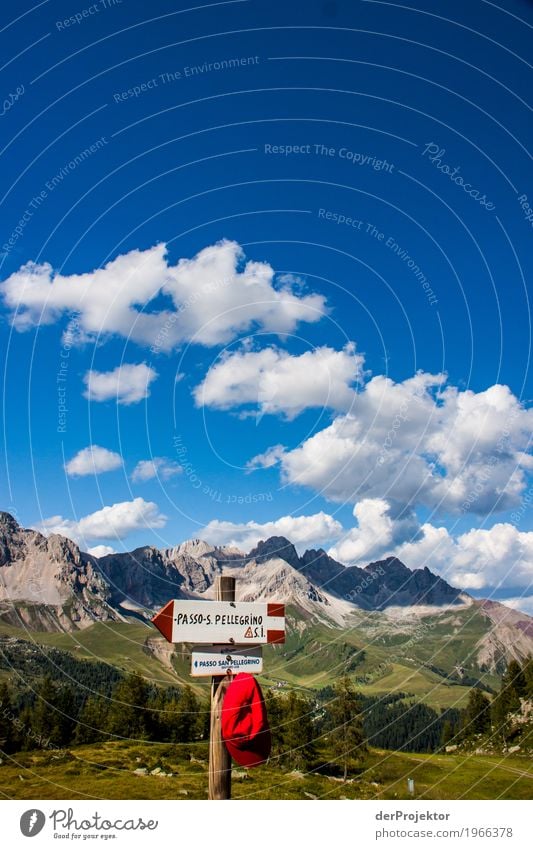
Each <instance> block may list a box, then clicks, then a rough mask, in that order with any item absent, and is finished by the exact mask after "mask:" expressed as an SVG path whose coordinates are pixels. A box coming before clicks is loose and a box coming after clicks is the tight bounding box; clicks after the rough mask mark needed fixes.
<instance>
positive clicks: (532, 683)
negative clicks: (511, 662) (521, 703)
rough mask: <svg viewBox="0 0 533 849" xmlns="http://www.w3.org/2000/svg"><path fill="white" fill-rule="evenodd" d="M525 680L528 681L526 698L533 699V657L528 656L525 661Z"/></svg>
mask: <svg viewBox="0 0 533 849" xmlns="http://www.w3.org/2000/svg"><path fill="white" fill-rule="evenodd" d="M524 680H525V683H526V698H528V699H533V657H528V659H527V660H526V661H525V663H524Z"/></svg>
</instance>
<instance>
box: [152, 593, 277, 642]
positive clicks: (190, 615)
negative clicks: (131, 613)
mask: <svg viewBox="0 0 533 849" xmlns="http://www.w3.org/2000/svg"><path fill="white" fill-rule="evenodd" d="M152 622H153V623H154V625H155V626H156V628H158V629H159V630H160V631H161V633H162V634H163V636H164V637H166V639H167V640H168V641H169V643H205V644H207V645H213V644H214V643H222V644H224V645H226V644H229V645H233V644H236V645H242V644H248V645H262V644H265V643H284V642H285V605H284V604H272V603H271V602H268V603H267V602H257V601H178V600H173V601H169V602H168V604H166V605H165V606H164V608H163V609H162V610H160V611H159V613H156V615H155V616H154V618H153V619H152Z"/></svg>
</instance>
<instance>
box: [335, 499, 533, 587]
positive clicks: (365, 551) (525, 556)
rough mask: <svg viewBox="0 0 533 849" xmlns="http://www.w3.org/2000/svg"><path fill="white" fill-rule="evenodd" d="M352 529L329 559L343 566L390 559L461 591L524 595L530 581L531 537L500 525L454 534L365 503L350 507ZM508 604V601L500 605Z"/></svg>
mask: <svg viewBox="0 0 533 849" xmlns="http://www.w3.org/2000/svg"><path fill="white" fill-rule="evenodd" d="M354 516H355V518H356V520H357V523H358V524H357V527H355V528H352V529H350V530H348V531H346V532H345V533H344V535H343V536H342V537H340V538H339V539H338V540H337V541H336V542H335V544H334V545H333V546H332V547H331V548H330V549H329V552H328V553H329V554H330V555H331V556H332V557H334V558H335V559H336V560H338V561H339V562H340V563H344V564H345V565H347V566H352V565H354V566H360V567H362V566H366V565H367V564H368V563H369V562H370V561H372V560H377V559H382V558H384V557H388V556H391V555H395V556H396V557H398V558H399V559H400V560H401V561H402V562H403V563H405V565H406V566H408V567H409V568H410V569H423V568H424V567H427V568H428V569H430V570H431V571H432V572H434V573H435V574H438V575H440V576H441V577H443V578H444V579H445V580H446V581H448V582H449V583H450V584H452V585H453V586H455V587H459V588H461V589H465V590H475V591H483V590H484V591H486V592H487V594H492V591H493V590H500V589H502V588H503V589H506V590H507V591H511V592H512V591H514V592H515V593H516V591H517V589H518V588H522V589H523V590H524V594H526V593H527V592H528V591H530V590H531V586H532V582H533V532H532V531H520V530H518V528H516V527H515V526H514V525H511V524H509V523H507V522H502V523H498V524H495V525H493V526H492V527H491V528H487V529H481V528H474V529H472V530H470V531H467V532H465V533H461V534H458V535H455V536H454V535H453V534H452V533H450V531H449V530H448V529H447V528H445V527H437V526H435V525H433V524H431V523H430V522H426V523H425V524H423V525H421V526H420V525H419V522H418V519H417V517H416V515H415V514H414V513H411V512H409V511H406V510H403V511H402V510H401V509H400V508H399V507H397V506H395V505H391V504H389V503H388V502H387V501H386V500H385V499H378V498H376V499H364V500H363V501H360V502H358V503H357V504H356V505H355V507H354ZM505 603H506V604H507V603H508V602H507V601H506V602H505Z"/></svg>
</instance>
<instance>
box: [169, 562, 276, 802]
mask: <svg viewBox="0 0 533 849" xmlns="http://www.w3.org/2000/svg"><path fill="white" fill-rule="evenodd" d="M215 597H216V600H215V601H179V600H178V599H173V600H172V601H169V602H168V604H166V605H165V606H164V607H163V609H162V610H160V611H159V613H156V615H155V616H154V617H153V619H152V622H153V624H154V625H155V627H156V628H157V629H158V630H159V631H160V632H161V633H162V634H163V636H164V637H165V639H167V640H168V641H169V643H199V644H203V645H204V646H209V647H210V648H206V649H203V648H202V645H198V646H197V647H195V648H194V649H193V652H192V668H191V675H193V676H200V675H211V676H212V677H211V731H210V735H209V794H208V798H209V799H231V756H230V754H229V752H228V750H227V748H226V746H225V744H224V741H223V739H222V723H221V718H222V703H223V701H224V695H225V693H226V689H227V687H228V684H229V683H230V681H231V676H232V674H235V673H237V672H245V671H247V672H252V673H253V672H261V671H262V669H263V657H262V652H261V648H260V646H261V645H265V644H267V643H284V642H285V605H284V604H277V603H273V602H258V601H235V578H232V577H230V576H229V575H219V576H218V578H217V579H216V581H215ZM221 644H222V645H221ZM253 646H256V647H257V648H256V649H255V650H254V649H253V648H252V647H253ZM227 650H228V651H227ZM195 660H196V662H198V664H199V666H197V667H195V666H194V663H195ZM237 660H238V661H239V665H238V666H237V665H236V662H237ZM241 661H242V665H241V663H240V662H241ZM256 661H258V662H259V664H260V668H258V667H257V666H255V668H253V667H254V664H255V663H256ZM200 662H201V663H202V664H203V663H206V662H207V663H212V662H215V663H216V664H218V665H217V666H215V667H212V668H209V671H207V670H208V667H206V666H203V665H200ZM245 662H246V663H247V664H248V666H246V665H244V663H245ZM215 669H216V671H215ZM195 670H202V671H195ZM203 670H205V671H203Z"/></svg>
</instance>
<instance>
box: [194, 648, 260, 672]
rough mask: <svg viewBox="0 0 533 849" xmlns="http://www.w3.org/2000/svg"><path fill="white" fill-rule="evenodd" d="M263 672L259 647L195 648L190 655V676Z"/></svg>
mask: <svg viewBox="0 0 533 849" xmlns="http://www.w3.org/2000/svg"><path fill="white" fill-rule="evenodd" d="M262 671H263V653H262V650H261V648H260V646H211V647H209V648H206V647H204V646H195V647H194V648H193V650H192V654H191V675H192V676H193V678H201V677H202V676H206V675H226V674H228V673H230V674H232V675H236V674H237V673H238V672H251V673H252V674H256V673H258V672H262Z"/></svg>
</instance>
